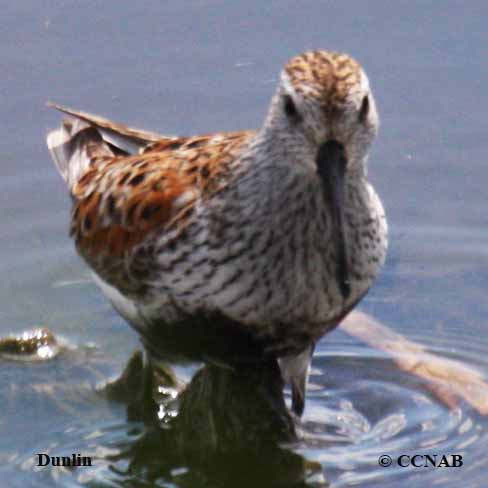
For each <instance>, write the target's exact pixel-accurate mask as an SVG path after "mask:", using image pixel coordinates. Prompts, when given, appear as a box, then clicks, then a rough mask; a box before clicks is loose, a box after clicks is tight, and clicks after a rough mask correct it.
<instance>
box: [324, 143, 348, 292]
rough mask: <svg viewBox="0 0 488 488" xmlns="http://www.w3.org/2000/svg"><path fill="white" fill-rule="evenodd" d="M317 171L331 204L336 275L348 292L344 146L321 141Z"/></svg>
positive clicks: (343, 289)
mask: <svg viewBox="0 0 488 488" xmlns="http://www.w3.org/2000/svg"><path fill="white" fill-rule="evenodd" d="M316 164H317V172H318V174H319V176H320V181H321V182H322V188H323V191H324V200H325V203H326V205H327V206H328V207H329V208H330V213H331V216H332V223H333V227H334V232H333V238H334V243H335V246H336V256H337V267H336V279H337V284H338V286H339V289H340V291H341V294H342V297H343V298H344V299H346V298H347V297H348V296H349V294H350V293H351V285H350V281H349V270H348V267H347V253H346V243H345V233H344V176H345V172H346V165H347V159H346V155H345V152H344V146H343V145H342V144H341V143H340V142H337V141H335V140H330V141H327V142H324V143H323V144H321V145H320V147H319V150H318V152H317V158H316Z"/></svg>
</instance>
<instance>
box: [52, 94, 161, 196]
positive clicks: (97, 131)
mask: <svg viewBox="0 0 488 488" xmlns="http://www.w3.org/2000/svg"><path fill="white" fill-rule="evenodd" d="M48 106H50V107H53V108H55V109H57V110H59V111H61V112H63V113H65V114H66V115H68V117H67V118H66V119H65V120H64V121H63V124H62V126H61V127H60V128H59V129H55V130H53V131H51V132H50V133H49V134H48V136H47V146H48V149H49V151H50V153H51V155H52V158H53V159H54V163H55V164H56V167H57V168H58V171H59V173H60V174H61V176H62V177H63V179H64V180H65V182H66V183H67V185H68V187H69V188H70V190H71V189H72V188H73V186H74V185H75V184H76V182H77V181H78V180H79V178H80V177H81V176H82V175H83V173H84V172H85V171H86V170H87V169H88V167H89V166H90V163H91V161H92V160H93V158H94V157H97V156H114V155H120V154H124V155H128V154H137V153H138V152H139V151H140V150H141V149H142V148H144V147H146V146H147V145H148V144H151V143H153V142H155V141H158V140H161V139H162V138H163V136H161V135H158V134H155V133H153V132H147V131H141V130H138V129H132V128H130V127H127V126H125V125H122V124H118V123H115V122H111V121H110V120H108V119H105V118H103V117H99V116H97V115H92V114H89V113H86V112H80V111H76V110H72V109H69V108H66V107H62V106H61V105H56V104H53V103H49V104H48Z"/></svg>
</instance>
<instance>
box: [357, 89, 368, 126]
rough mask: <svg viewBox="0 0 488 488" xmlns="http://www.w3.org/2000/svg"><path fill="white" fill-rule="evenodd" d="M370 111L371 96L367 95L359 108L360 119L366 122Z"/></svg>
mask: <svg viewBox="0 0 488 488" xmlns="http://www.w3.org/2000/svg"><path fill="white" fill-rule="evenodd" d="M368 113H369V97H368V95H366V96H365V97H364V98H363V101H362V102H361V108H360V109H359V121H360V122H362V123H363V124H364V122H366V118H367V117H368Z"/></svg>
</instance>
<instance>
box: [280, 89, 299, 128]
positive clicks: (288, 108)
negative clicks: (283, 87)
mask: <svg viewBox="0 0 488 488" xmlns="http://www.w3.org/2000/svg"><path fill="white" fill-rule="evenodd" d="M283 103H284V109H285V114H286V115H287V117H288V118H289V119H291V120H293V121H295V122H296V121H298V120H299V119H300V114H299V113H298V110H297V107H296V105H295V102H294V101H293V98H291V97H290V95H284V96H283Z"/></svg>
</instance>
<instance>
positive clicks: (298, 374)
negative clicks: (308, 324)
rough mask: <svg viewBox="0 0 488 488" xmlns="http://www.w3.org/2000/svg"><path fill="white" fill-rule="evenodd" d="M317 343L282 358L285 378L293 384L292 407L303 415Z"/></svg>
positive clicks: (281, 365)
mask: <svg viewBox="0 0 488 488" xmlns="http://www.w3.org/2000/svg"><path fill="white" fill-rule="evenodd" d="M314 348H315V344H311V345H310V346H308V347H307V348H306V349H304V350H303V351H302V352H301V353H300V354H297V355H294V356H284V357H282V358H280V360H279V362H280V368H281V374H282V375H283V379H284V381H285V382H286V383H289V384H290V385H291V409H292V410H293V412H294V413H295V414H296V415H298V416H301V415H302V413H303V410H304V408H305V394H306V391H307V382H308V375H309V373H310V363H311V361H312V355H313V351H314Z"/></svg>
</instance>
